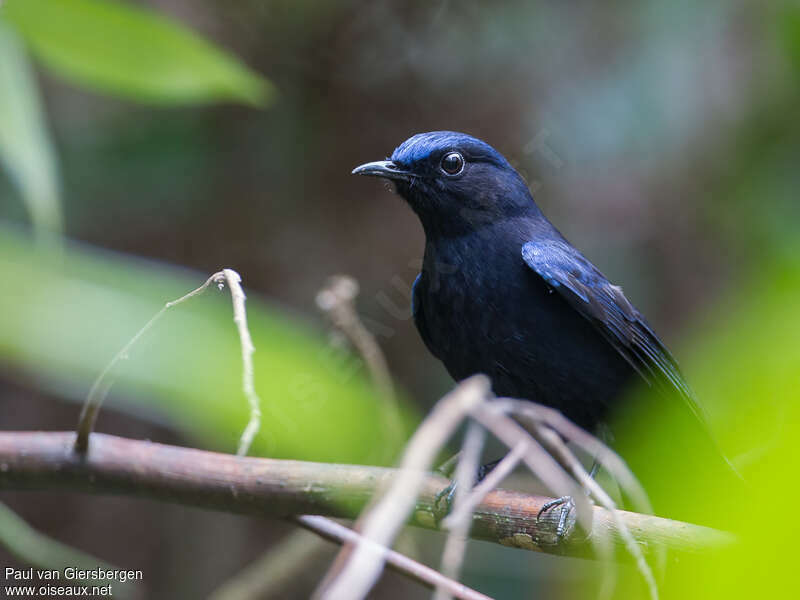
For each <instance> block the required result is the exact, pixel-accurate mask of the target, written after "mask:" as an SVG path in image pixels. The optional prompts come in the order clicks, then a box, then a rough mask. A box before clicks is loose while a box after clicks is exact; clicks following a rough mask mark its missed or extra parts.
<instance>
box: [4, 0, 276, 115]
mask: <svg viewBox="0 0 800 600" xmlns="http://www.w3.org/2000/svg"><path fill="white" fill-rule="evenodd" d="M2 16H3V18H4V19H6V20H7V21H8V22H10V23H12V24H13V25H14V26H15V27H16V28H17V29H18V31H19V32H20V33H21V34H22V35H23V36H24V38H25V40H26V41H27V42H28V44H29V45H30V47H31V50H32V51H33V53H34V54H35V55H36V56H37V57H38V58H39V59H40V60H42V62H44V63H45V64H46V65H47V66H48V67H50V68H51V69H53V70H54V71H55V72H57V73H58V74H59V75H61V76H62V77H64V78H66V79H69V80H70V81H73V82H74V83H76V84H78V85H85V86H88V87H90V88H94V89H96V90H98V91H102V92H108V93H112V94H117V95H121V96H125V97H127V98H131V99H135V100H141V101H148V102H159V103H181V102H211V101H218V100H231V101H238V102H243V103H245V104H250V105H254V106H263V105H264V104H266V103H267V102H268V101H269V100H270V98H271V96H272V92H273V90H272V86H271V85H270V84H269V82H267V81H266V80H265V79H264V78H263V77H261V76H260V75H258V74H256V73H254V72H253V71H251V70H250V69H248V68H247V67H245V66H244V65H242V64H241V63H240V62H239V60H238V59H236V58H235V57H233V56H231V55H230V54H228V53H227V52H223V51H221V50H219V49H217V48H215V47H214V46H213V45H212V44H210V43H208V42H206V41H205V40H203V39H202V38H200V37H199V36H197V35H196V34H194V33H192V32H191V31H189V30H187V29H185V28H184V27H183V26H181V25H179V24H178V23H175V22H173V21H171V20H169V19H166V18H164V17H161V16H159V15H157V14H154V13H152V12H150V11H148V10H145V9H142V8H139V7H134V6H130V5H127V4H123V3H120V2H115V1H112V0H9V1H8V2H6V4H5V6H4V7H3V9H2Z"/></svg>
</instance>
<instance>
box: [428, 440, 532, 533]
mask: <svg viewBox="0 0 800 600" xmlns="http://www.w3.org/2000/svg"><path fill="white" fill-rule="evenodd" d="M529 444H530V442H529V441H528V440H523V441H521V442H520V443H519V444H517V445H516V446H514V447H513V448H512V449H511V451H510V452H509V453H508V454H506V455H505V456H504V457H503V459H502V460H501V461H500V462H499V463H497V465H495V467H494V468H493V469H492V470H491V471H489V474H488V475H486V477H484V478H483V479H482V480H481V481H480V482H479V483H478V485H476V486H475V487H474V488H472V491H471V492H470V493H469V496H467V497H466V498H464V500H463V501H461V502H460V503H459V504H457V505H456V506H454V507H453V510H452V511H451V512H450V514H449V515H447V516H446V517H445V518H444V519H442V527H443V528H444V529H452V528H453V527H454V526H455V524H456V523H458V522H459V521H461V520H462V519H467V518H469V517H471V515H472V513H473V512H475V509H476V508H477V506H478V505H479V504H480V503H481V502H482V501H483V499H484V498H485V497H486V495H487V494H488V493H489V492H491V491H492V490H493V489H495V488H497V487H499V486H500V483H501V482H502V481H503V480H504V479H505V478H506V477H508V476H509V475H510V474H511V472H512V471H513V470H514V469H515V468H516V467H517V465H518V464H519V463H520V461H521V460H522V457H523V456H525V453H526V452H527V451H528V446H529Z"/></svg>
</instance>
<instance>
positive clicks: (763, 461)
mask: <svg viewBox="0 0 800 600" xmlns="http://www.w3.org/2000/svg"><path fill="white" fill-rule="evenodd" d="M798 256H800V254H795V255H794V256H793V257H791V258H784V259H776V260H774V261H770V262H769V263H768V264H764V265H762V269H761V270H760V271H759V272H758V274H756V275H754V276H753V277H752V278H751V279H750V281H749V282H748V283H747V284H743V285H742V289H741V293H740V294H739V295H737V296H736V298H734V299H731V300H730V301H729V302H727V303H726V305H724V306H719V307H717V310H715V311H714V314H713V315H709V318H708V319H707V320H706V321H705V322H704V323H703V324H702V325H701V326H700V327H699V328H698V331H697V332H696V339H695V343H694V344H692V346H691V360H690V361H689V362H688V364H689V365H690V369H689V377H690V380H691V381H692V382H693V384H694V386H695V388H696V391H697V393H698V396H699V397H701V398H703V400H704V402H707V404H709V405H710V406H713V407H714V411H713V414H714V426H715V427H714V429H715V430H716V432H717V435H718V437H719V440H720V442H721V446H722V447H723V448H724V449H725V450H726V452H727V454H728V455H729V456H730V457H732V460H733V462H734V464H735V465H736V466H737V468H738V469H739V470H740V472H741V473H742V474H743V476H744V479H745V481H746V484H744V485H742V486H737V485H733V486H732V485H731V480H730V479H729V478H725V477H724V476H722V474H721V473H719V472H714V473H711V474H710V473H709V471H708V470H707V469H706V468H705V467H704V465H703V462H702V461H703V454H702V449H701V450H700V451H699V452H698V449H697V447H696V446H695V445H693V442H692V439H691V438H689V437H687V436H686V435H685V433H684V432H685V429H681V427H680V426H679V425H678V424H679V422H680V421H679V419H677V418H676V417H675V414H674V413H673V412H672V411H670V410H668V408H667V407H663V406H662V407H659V408H658V409H655V410H652V407H651V410H649V411H644V410H641V406H639V407H632V408H639V409H640V410H637V411H636V413H635V414H634V415H628V418H630V421H631V422H632V423H633V424H632V425H631V426H630V427H629V428H628V430H627V431H626V433H625V434H623V452H624V454H625V456H628V457H633V460H632V461H629V462H634V463H636V464H637V465H638V468H637V473H638V474H639V475H640V477H642V478H644V479H646V480H647V479H649V480H652V481H656V482H658V480H659V479H660V480H661V484H662V485H661V486H658V485H656V486H652V485H651V486H649V490H650V492H651V494H656V498H654V500H655V502H656V504H657V505H658V504H659V502H660V503H661V505H662V506H666V515H665V516H673V515H672V513H671V510H674V509H676V508H678V509H679V508H686V506H690V507H691V509H692V510H693V511H694V515H695V520H698V521H700V522H703V521H706V522H708V521H711V522H714V523H716V524H718V525H719V526H723V527H725V528H726V529H728V530H731V531H733V532H734V533H735V534H737V536H738V538H739V539H738V543H737V544H735V545H733V546H731V547H730V548H728V549H726V550H722V551H719V552H714V553H709V554H704V555H702V556H694V557H692V556H682V557H681V558H680V560H674V557H673V560H670V561H669V563H668V565H667V569H666V574H665V575H666V576H665V578H664V581H663V587H662V592H663V597H665V598H681V599H688V598H698V599H700V598H702V599H708V598H720V599H721V598H742V599H745V598H754V597H789V596H790V595H791V590H793V589H794V588H795V582H794V578H795V577H794V571H793V566H794V563H795V557H796V552H797V539H798V536H800V523H798V522H797V519H796V518H795V516H794V514H793V512H792V505H793V502H794V498H796V497H797V495H798V494H800V481H798V479H797V477H796V471H797V465H798V461H800V444H798V439H800V344H798V340H800V313H798V311H797V306H798V298H800V260H799V259H798ZM654 423H658V427H654V426H653V424H654ZM643 457H647V464H646V465H643V464H642V462H643V461H644V459H643ZM626 582H627V584H628V585H625V586H623V587H622V588H621V589H620V590H619V597H631V596H635V595H638V594H643V590H642V589H641V586H640V582H638V581H637V580H636V578H633V579H630V578H629V579H626Z"/></svg>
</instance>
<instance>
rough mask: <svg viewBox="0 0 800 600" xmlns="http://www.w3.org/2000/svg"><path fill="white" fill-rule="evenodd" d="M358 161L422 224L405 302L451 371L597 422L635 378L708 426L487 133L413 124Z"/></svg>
mask: <svg viewBox="0 0 800 600" xmlns="http://www.w3.org/2000/svg"><path fill="white" fill-rule="evenodd" d="M352 173H353V174H356V175H366V176H373V177H380V178H383V179H385V180H389V181H390V182H392V183H393V184H394V187H395V189H396V191H397V193H398V194H399V195H400V196H401V197H402V198H403V199H404V200H405V201H406V202H407V204H408V205H409V206H410V207H411V209H412V210H413V211H414V212H415V213H416V215H417V216H418V218H419V221H420V222H421V224H422V228H423V230H424V233H425V249H424V256H423V261H422V268H421V270H420V273H419V275H417V277H416V279H415V281H414V283H413V286H412V294H411V296H412V302H411V311H412V316H413V320H414V323H415V325H416V328H417V330H418V331H419V334H420V336H421V337H422V340H423V341H424V343H425V346H426V347H427V348H428V350H429V351H430V352H431V354H433V355H434V356H435V357H436V358H438V359H439V360H440V361H441V362H442V363H443V364H444V366H445V368H446V369H447V371H448V372H449V373H450V375H451V376H452V377H453V379H455V380H456V381H460V380H463V379H465V378H467V377H469V376H471V375H473V374H476V373H483V374H485V375H488V376H489V378H490V380H491V382H492V389H493V392H494V393H495V394H496V395H498V396H505V397H512V398H521V399H527V400H531V401H534V402H537V403H540V404H544V405H546V406H550V407H553V408H555V409H557V410H559V411H560V412H561V413H562V414H563V415H565V416H566V417H567V418H569V419H570V420H572V421H573V422H575V423H576V424H578V425H579V426H581V427H582V428H584V429H586V430H589V431H593V432H597V431H600V430H602V429H603V428H605V427H606V426H607V425H608V423H609V421H610V420H611V419H612V417H613V415H614V413H615V411H617V410H619V409H620V407H621V406H622V405H623V403H624V400H623V399H624V398H625V397H626V391H627V390H629V389H630V388H631V386H632V385H634V384H635V383H636V382H639V383H642V384H644V385H645V386H649V387H651V388H653V389H654V391H655V392H656V394H657V395H658V397H659V398H662V399H663V401H664V402H670V403H673V405H674V408H677V410H679V411H681V412H682V413H683V414H684V415H685V416H688V418H689V420H690V421H692V422H693V423H694V424H695V425H699V429H700V430H702V432H703V433H702V434H701V435H703V436H707V437H708V438H709V439H711V438H712V437H713V436H711V433H710V429H709V427H708V417H707V415H706V414H705V411H704V409H703V408H702V407H701V405H700V404H699V403H698V401H697V399H696V397H695V395H694V393H693V392H692V390H691V388H690V387H689V385H688V384H687V382H686V379H685V377H684V375H683V374H682V372H681V370H680V368H679V366H678V363H677V361H676V360H675V358H674V357H673V355H672V354H671V353H670V351H669V350H668V349H667V347H666V346H665V344H664V343H663V342H662V341H661V339H660V338H659V336H658V335H657V334H656V333H655V331H654V329H653V327H652V326H651V325H650V324H649V323H648V321H647V320H646V319H645V317H644V316H643V315H642V313H641V312H640V311H639V310H638V309H637V308H636V307H635V306H634V305H633V304H632V303H631V302H630V301H629V299H628V298H627V296H626V295H625V293H624V292H623V290H622V288H621V287H619V286H618V285H615V284H613V283H611V282H610V281H609V280H608V279H607V278H606V277H605V276H604V275H603V274H602V273H601V272H600V270H599V269H598V268H597V267H595V266H594V265H593V264H592V263H591V262H590V261H589V259H587V258H586V257H585V256H584V255H583V254H582V253H581V252H580V251H579V250H578V249H576V248H575V247H574V246H573V245H572V244H570V242H568V241H567V239H566V238H565V237H564V236H563V235H562V234H561V233H560V232H559V230H558V229H557V228H556V227H555V226H554V225H553V224H552V223H551V222H550V221H549V220H548V219H547V217H546V216H545V215H544V214H543V212H542V211H541V209H540V208H539V207H538V205H537V204H536V202H535V201H534V199H533V196H532V194H531V191H530V189H529V187H528V184H527V183H526V181H525V180H524V179H523V177H522V176H521V175H520V174H519V173H518V172H517V171H516V170H515V169H514V168H513V167H512V165H511V164H510V163H509V162H508V160H506V158H504V157H503V156H502V155H501V154H500V153H499V152H497V151H496V150H495V149H494V148H493V147H491V146H490V145H489V144H487V143H486V142H484V141H482V140H480V139H477V138H475V137H473V136H470V135H468V134H465V133H459V132H454V131H433V132H427V133H419V134H416V135H413V136H412V137H410V138H408V139H407V140H406V141H404V142H403V143H401V144H400V145H399V146H398V147H397V148H396V149H395V150H394V152H393V153H392V155H391V157H390V158H389V159H387V160H380V161H375V162H368V163H366V164H362V165H360V166H358V167H356V168H355V169H354V170H353V171H352ZM711 445H712V446H714V447H715V448H718V447H717V446H716V442H715V441H713V442H712V443H711ZM715 451H716V450H715ZM720 454H721V453H720ZM721 457H722V459H723V460H722V462H724V463H725V464H728V461H727V459H726V458H725V457H724V456H722V455H721Z"/></svg>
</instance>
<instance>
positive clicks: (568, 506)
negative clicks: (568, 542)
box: [536, 496, 576, 544]
mask: <svg viewBox="0 0 800 600" xmlns="http://www.w3.org/2000/svg"><path fill="white" fill-rule="evenodd" d="M559 506H560V507H561V510H560V512H559V514H558V523H557V524H556V544H559V543H561V540H562V538H563V537H564V534H565V533H566V532H567V522H568V519H569V516H570V515H571V514H572V512H573V511H574V510H575V508H576V507H575V500H573V499H572V496H561V498H555V499H554V500H550V501H549V502H545V503H544V504H543V505H542V508H540V509H539V512H538V513H537V514H536V522H537V523H538V522H539V520H540V519H541V517H542V515H543V514H544V513H546V512H547V511H549V510H551V509H553V508H557V507H559Z"/></svg>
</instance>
